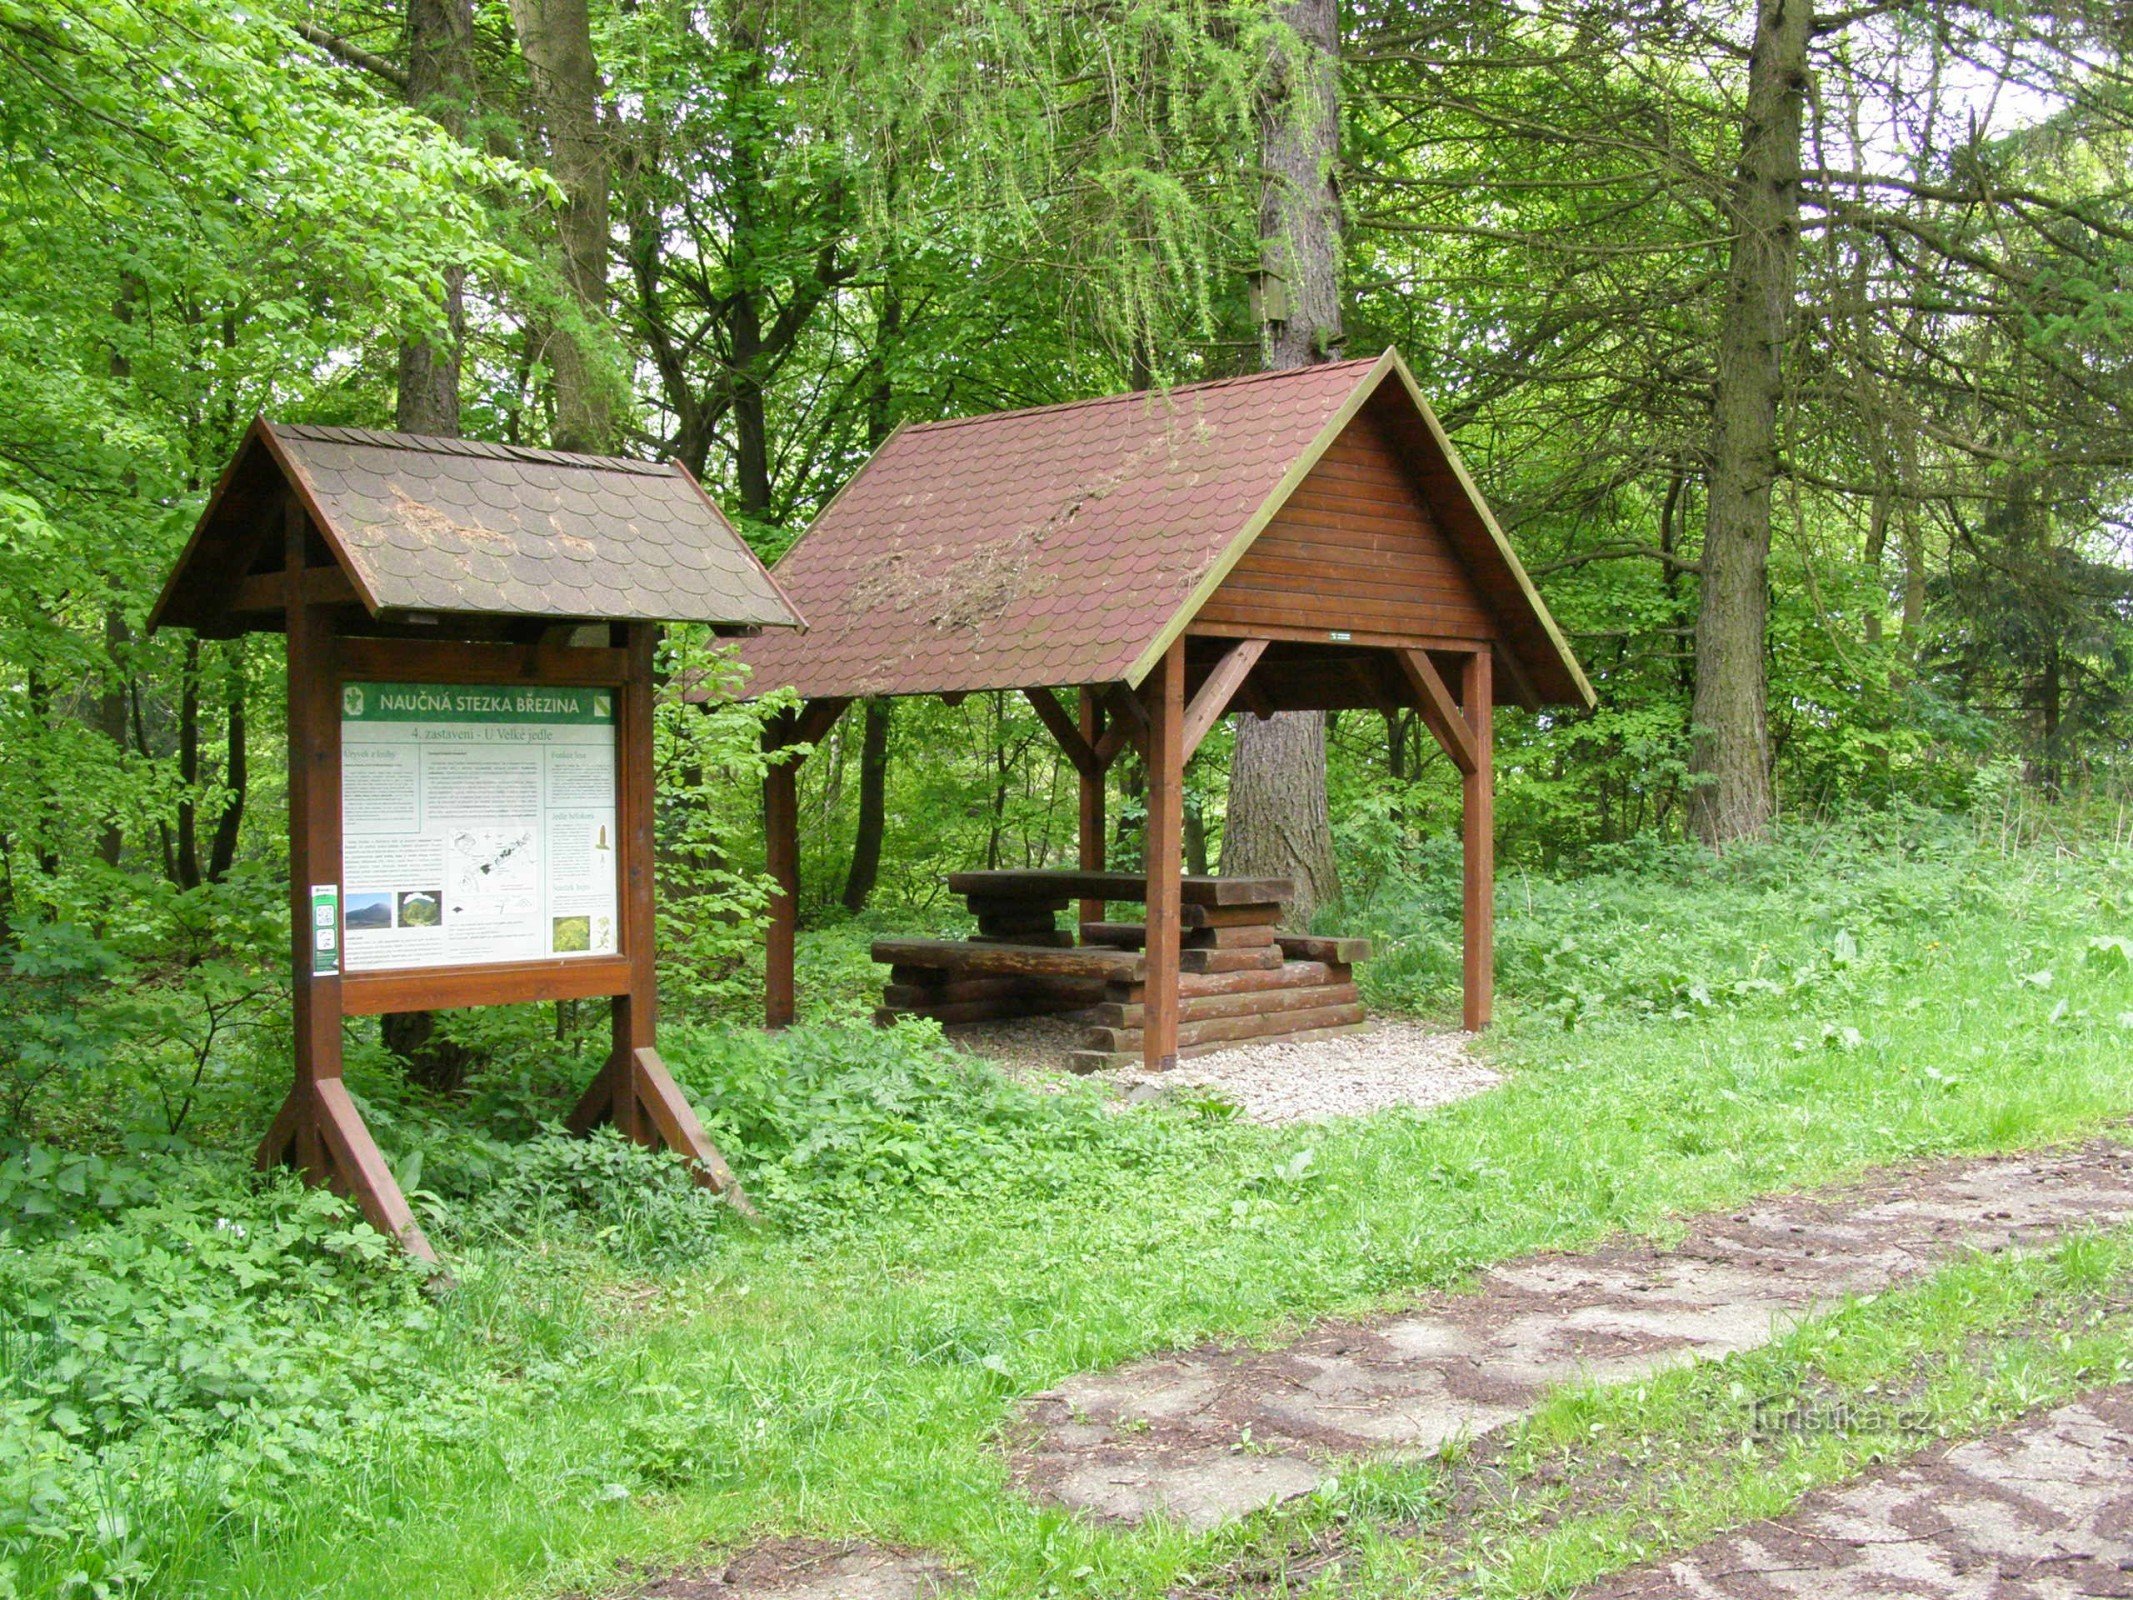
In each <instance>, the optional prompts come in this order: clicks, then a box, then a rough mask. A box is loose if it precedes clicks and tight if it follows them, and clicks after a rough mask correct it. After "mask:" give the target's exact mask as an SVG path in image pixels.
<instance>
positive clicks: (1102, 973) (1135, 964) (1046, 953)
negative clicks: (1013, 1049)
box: [873, 939, 1146, 983]
mask: <svg viewBox="0 0 2133 1600" xmlns="http://www.w3.org/2000/svg"><path fill="white" fill-rule="evenodd" d="M873 954H874V959H875V960H876V961H880V962H883V963H885V964H890V965H893V966H896V967H938V968H941V969H943V970H945V971H950V972H953V973H955V974H957V975H958V976H961V975H963V974H966V973H969V974H984V973H1015V974H1022V975H1032V976H1034V975H1053V974H1056V975H1057V976H1059V977H1064V978H1100V979H1112V978H1116V979H1119V980H1121V981H1124V982H1128V983H1139V982H1140V981H1141V980H1142V977H1143V974H1144V973H1145V971H1146V963H1145V962H1144V961H1143V960H1142V958H1141V957H1139V956H1137V955H1132V954H1130V953H1128V952H1126V951H1123V950H1089V949H1069V950H1053V949H1049V948H1046V947H1043V946H1038V945H1019V944H971V943H968V942H966V941H963V940H959V939H876V940H875V941H874V947H873Z"/></svg>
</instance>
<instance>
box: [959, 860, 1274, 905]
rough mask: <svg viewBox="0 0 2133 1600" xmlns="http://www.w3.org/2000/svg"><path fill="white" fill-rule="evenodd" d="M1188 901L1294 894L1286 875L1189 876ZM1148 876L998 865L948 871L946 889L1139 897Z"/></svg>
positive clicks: (1049, 896) (1005, 895)
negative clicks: (1278, 876)
mask: <svg viewBox="0 0 2133 1600" xmlns="http://www.w3.org/2000/svg"><path fill="white" fill-rule="evenodd" d="M1179 884H1180V887H1179V899H1180V900H1181V901H1183V903H1184V904H1186V905H1203V906H1236V905H1266V904H1286V903H1287V902H1288V901H1290V900H1293V899H1294V898H1295V897H1296V885H1295V884H1294V883H1293V882H1292V881H1291V880H1289V879H1287V878H1216V877H1188V878H1182V879H1180V880H1179ZM1147 886H1148V880H1147V879H1146V878H1145V877H1143V876H1142V875H1141V874H1140V873H1137V872H1079V871H1071V870H1068V869H1066V868H1063V867H1032V868H1000V869H997V870H972V871H969V872H951V873H949V874H948V888H949V890H950V892H951V893H954V894H960V895H980V896H984V897H986V898H989V899H994V900H1009V899H1032V900H1056V899H1058V898H1059V897H1061V896H1064V897H1065V898H1066V899H1069V900H1074V899H1102V900H1107V901H1108V900H1135V901H1137V900H1140V899H1141V898H1142V897H1143V895H1144V893H1145V892H1146V889H1147Z"/></svg>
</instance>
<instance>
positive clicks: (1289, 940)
mask: <svg viewBox="0 0 2133 1600" xmlns="http://www.w3.org/2000/svg"><path fill="white" fill-rule="evenodd" d="M1275 942H1276V943H1277V944H1279V945H1280V946H1281V951H1282V954H1283V955H1285V956H1287V957H1289V958H1290V959H1291V960H1292V961H1339V962H1344V963H1352V962H1357V961H1368V960H1369V959H1370V941H1369V940H1368V939H1323V938H1320V937H1318V936H1317V935H1315V934H1309V933H1284V934H1281V935H1279V936H1278V937H1277V939H1276V940H1275Z"/></svg>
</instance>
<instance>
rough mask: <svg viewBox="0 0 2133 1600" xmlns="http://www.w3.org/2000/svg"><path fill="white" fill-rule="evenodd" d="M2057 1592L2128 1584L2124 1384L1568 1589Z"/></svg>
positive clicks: (2024, 1595) (1715, 1599)
mask: <svg viewBox="0 0 2133 1600" xmlns="http://www.w3.org/2000/svg"><path fill="white" fill-rule="evenodd" d="M1661 1595H1670V1596H1698V1597H1710V1600H1777V1597H1779V1596H1792V1595H1812V1596H1814V1597H1815V1600H1867V1597H1869V1596H1873V1597H1882V1596H1888V1595H1905V1596H1910V1597H1913V1600H1972V1597H1975V1600H1988V1597H1989V1600H2059V1597H2061V1596H2067V1597H2071V1596H2076V1595H2133V1387H2125V1388H2118V1389H2108V1390H2103V1391H2101V1392H2099V1393H2097V1394H2093V1395H2088V1396H2086V1397H2084V1398H2082V1399H2080V1400H2077V1401H2075V1402H2073V1403H2072V1404H2071V1405H2065V1406H2061V1407H2059V1408H2058V1409H2057V1410H2056V1411H2049V1412H2046V1413H2044V1414H2043V1415H2041V1416H2037V1417H2032V1418H2030V1419H2029V1420H2028V1421H2026V1422H2022V1423H2018V1424H2017V1425H2015V1426H2014V1427H2012V1428H2008V1429H2006V1430H2004V1431H2002V1432H2000V1433H1996V1434H1990V1435H1987V1436H1986V1437H1985V1438H1982V1439H1973V1440H1971V1441H1969V1442H1968V1443H1966V1444H1959V1445H1953V1446H1949V1447H1946V1448H1942V1449H1936V1450H1929V1451H1927V1452H1926V1453H1924V1454H1923V1455H1920V1456H1916V1457H1914V1458H1912V1459H1911V1460H1910V1461H1908V1462H1906V1463H1905V1464H1904V1465H1903V1466H1901V1467H1896V1468H1891V1469H1889V1470H1887V1471H1884V1472H1878V1473H1875V1474H1873V1475H1871V1476H1869V1477H1865V1478H1861V1479H1858V1480H1857V1481H1855V1482H1852V1483H1847V1484H1843V1485H1840V1486H1838V1487H1834V1488H1829V1489H1820V1490H1817V1491H1815V1492H1814V1493H1812V1494H1810V1495H1808V1496H1807V1497H1806V1498H1805V1499H1803V1500H1802V1501H1801V1502H1800V1503H1799V1505H1798V1506H1797V1507H1795V1508H1794V1509H1793V1511H1792V1512H1791V1513H1789V1514H1788V1515H1786V1516H1783V1517H1779V1518H1777V1519H1776V1520H1774V1521H1770V1522H1760V1523H1756V1524H1753V1525H1752V1526H1749V1527H1746V1528H1742V1529H1740V1530H1738V1531H1736V1532H1733V1533H1728V1534H1723V1535H1721V1536H1720V1537H1718V1538H1716V1539H1713V1540H1712V1541H1711V1542H1709V1543H1708V1544H1704V1545H1701V1546H1699V1547H1698V1548H1696V1549H1695V1550H1692V1551H1690V1552H1689V1553H1688V1554H1687V1555H1685V1556H1682V1557H1681V1558H1680V1559H1678V1560H1675V1561H1669V1562H1663V1563H1657V1564H1654V1565H1652V1566H1649V1567H1642V1568H1637V1569H1634V1570H1632V1571H1629V1572H1626V1573H1623V1574H1621V1575H1620V1576H1618V1577H1616V1578H1613V1579H1611V1580H1609V1581H1608V1582H1606V1583H1603V1584H1601V1585H1599V1586H1597V1587H1595V1588H1591V1589H1587V1590H1584V1591H1581V1594H1580V1600H1656V1597H1658V1596H1661Z"/></svg>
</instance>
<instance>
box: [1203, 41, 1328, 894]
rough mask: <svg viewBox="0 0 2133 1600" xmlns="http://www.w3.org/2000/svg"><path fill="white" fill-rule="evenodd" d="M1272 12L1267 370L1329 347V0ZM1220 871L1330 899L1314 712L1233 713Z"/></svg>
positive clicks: (1264, 117) (1262, 228)
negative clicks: (1276, 46)
mask: <svg viewBox="0 0 2133 1600" xmlns="http://www.w3.org/2000/svg"><path fill="white" fill-rule="evenodd" d="M1275 15H1276V16H1277V17H1278V18H1279V19H1280V20H1281V21H1282V22H1283V23H1285V24H1286V25H1287V26H1288V27H1289V28H1290V29H1291V30H1293V33H1294V38H1293V40H1291V41H1290V42H1289V44H1288V45H1287V46H1285V47H1283V48H1282V49H1281V50H1280V51H1279V53H1278V54H1277V56H1276V58H1275V60H1273V61H1272V62H1270V63H1269V64H1268V70H1267V77H1266V84H1265V87H1264V89H1263V91H1262V96H1261V101H1260V109H1259V134H1260V143H1261V150H1262V156H1263V165H1264V168H1265V173H1266V177H1265V187H1264V190H1263V192H1262V196H1261V201H1260V208H1259V233H1260V266H1261V269H1262V273H1261V281H1260V316H1261V345H1262V350H1263V355H1264V361H1265V365H1266V367H1267V369H1268V370H1269V371H1274V370H1278V369H1282V368H1288V367H1302V366H1309V365H1311V364H1312V363H1314V362H1318V361H1325V360H1328V359H1331V358H1332V357H1334V356H1336V355H1338V354H1339V348H1340V338H1341V214H1340V196H1339V193H1338V191H1337V189H1336V187H1335V183H1334V163H1335V161H1336V160H1337V158H1338V157H1339V154H1340V8H1339V5H1338V4H1337V0H1295V3H1293V4H1287V5H1278V6H1276V7H1275ZM1236 729H1237V742H1236V753H1235V755H1234V757H1233V758H1232V760H1231V764H1230V776H1229V810H1228V820H1227V821H1226V823H1225V824H1224V827H1223V835H1222V870H1223V871H1224V872H1225V873H1228V874H1230V875H1231V876H1238V875H1246V876H1252V877H1279V878H1293V879H1294V880H1295V882H1296V900H1295V902H1294V903H1293V904H1292V905H1291V906H1290V908H1289V914H1290V916H1291V918H1292V919H1293V920H1294V921H1295V922H1296V924H1297V925H1298V926H1303V925H1304V924H1306V923H1308V922H1309V921H1310V918H1311V913H1312V910H1313V909H1314V908H1315V907H1316V906H1318V905H1320V904H1321V903H1324V902H1327V901H1331V900H1335V899H1338V898H1339V896H1340V880H1339V875H1338V872H1337V870H1336V868H1335V865H1334V858H1333V830H1332V825H1331V823H1330V821H1329V819H1328V817H1327V812H1326V719H1325V717H1324V715H1323V714H1322V713H1320V712H1316V711H1285V712H1280V713H1277V714H1276V715H1275V716H1273V717H1271V718H1268V719H1266V720H1264V721H1262V720H1260V719H1259V718H1257V717H1252V716H1240V717H1238V718H1237V719H1236Z"/></svg>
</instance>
